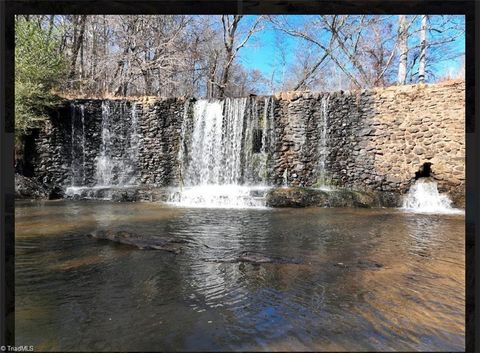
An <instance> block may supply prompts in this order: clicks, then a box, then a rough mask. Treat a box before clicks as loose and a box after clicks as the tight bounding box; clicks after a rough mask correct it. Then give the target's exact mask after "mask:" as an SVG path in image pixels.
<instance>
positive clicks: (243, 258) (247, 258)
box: [206, 251, 300, 264]
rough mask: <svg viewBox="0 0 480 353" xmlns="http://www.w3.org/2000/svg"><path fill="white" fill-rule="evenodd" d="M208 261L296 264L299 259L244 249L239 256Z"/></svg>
mask: <svg viewBox="0 0 480 353" xmlns="http://www.w3.org/2000/svg"><path fill="white" fill-rule="evenodd" d="M206 261H209V262H222V263H242V262H247V263H253V264H265V263H274V264H285V263H289V264H298V263H300V261H299V260H296V259H293V258H287V257H281V256H268V255H265V254H262V253H257V252H252V251H244V252H242V253H240V255H239V256H237V257H234V258H233V259H213V260H212V259H211V260H206Z"/></svg>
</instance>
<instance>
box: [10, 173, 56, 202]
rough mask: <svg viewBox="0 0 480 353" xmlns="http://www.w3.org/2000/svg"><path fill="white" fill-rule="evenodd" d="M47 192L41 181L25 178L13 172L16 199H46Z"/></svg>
mask: <svg viewBox="0 0 480 353" xmlns="http://www.w3.org/2000/svg"><path fill="white" fill-rule="evenodd" d="M48 196H49V192H48V190H47V188H45V187H44V186H43V185H42V184H41V183H39V182H38V181H37V180H35V179H34V178H27V177H25V176H23V175H20V174H15V198H16V199H48Z"/></svg>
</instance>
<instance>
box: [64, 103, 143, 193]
mask: <svg viewBox="0 0 480 353" xmlns="http://www.w3.org/2000/svg"><path fill="white" fill-rule="evenodd" d="M80 111H81V122H82V130H81V133H80V132H79V131H78V130H79V129H78V128H77V125H78V122H77V120H78V118H77V114H76V109H75V106H73V108H72V155H71V158H72V184H71V187H69V188H67V190H66V194H67V195H69V196H74V195H83V196H85V197H92V198H97V194H98V192H99V191H98V190H100V189H106V188H123V187H130V186H136V185H137V181H138V168H137V159H138V150H139V143H140V136H139V132H138V112H137V103H132V104H131V105H130V107H128V103H127V102H126V101H124V102H109V101H103V102H102V123H101V144H100V150H99V153H98V156H97V157H96V160H95V165H94V167H95V170H94V171H92V173H93V175H94V179H93V183H92V179H90V180H91V181H90V182H88V181H87V178H86V170H87V167H86V159H85V151H86V146H85V107H84V106H83V105H81V106H80ZM79 135H81V137H79ZM79 146H81V150H82V153H83V157H81V158H79V157H80V156H79V149H80V148H79ZM79 161H81V162H82V166H80V165H79ZM79 176H80V177H81V178H80V177H79ZM80 179H81V180H80ZM92 184H93V185H92ZM102 195H105V192H103V191H102ZM101 198H108V193H107V196H106V197H101Z"/></svg>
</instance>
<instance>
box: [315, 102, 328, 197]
mask: <svg viewBox="0 0 480 353" xmlns="http://www.w3.org/2000/svg"><path fill="white" fill-rule="evenodd" d="M329 103H330V96H329V95H328V94H325V95H323V97H322V100H321V111H320V117H321V119H320V122H319V123H320V133H319V139H318V145H317V153H318V164H317V180H318V184H319V185H318V187H319V188H320V189H321V190H331V187H330V186H329V185H328V184H327V183H326V181H327V174H326V160H327V156H328V134H327V132H328V131H327V127H328V108H329Z"/></svg>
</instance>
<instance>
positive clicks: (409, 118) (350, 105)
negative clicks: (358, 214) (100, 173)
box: [28, 81, 465, 193]
mask: <svg viewBox="0 0 480 353" xmlns="http://www.w3.org/2000/svg"><path fill="white" fill-rule="evenodd" d="M464 96H465V85H464V82H463V81H453V82H446V83H441V84H436V85H427V86H419V85H412V86H400V87H391V88H386V89H374V90H363V91H355V92H333V93H309V92H302V93H282V94H279V95H277V96H275V97H273V107H274V108H273V111H272V114H268V115H267V116H265V117H264V118H265V119H270V121H269V123H268V124H266V126H268V127H269V129H271V130H272V131H270V132H265V131H264V132H263V133H264V134H265V133H268V135H269V136H271V137H272V138H273V140H274V141H273V143H272V146H273V147H272V150H271V151H270V156H269V161H270V162H269V166H270V167H269V170H268V174H269V175H268V180H269V181H270V183H271V184H273V185H281V184H282V183H283V182H284V174H285V172H286V174H288V182H289V183H290V184H291V185H300V186H312V185H318V184H319V183H321V182H324V181H327V183H332V184H335V185H338V186H345V187H350V188H354V189H357V190H382V191H399V192H402V193H403V192H405V191H406V190H407V189H408V187H409V185H410V184H411V183H412V181H413V180H414V179H415V173H416V172H418V171H419V169H421V168H422V166H423V165H424V163H431V171H432V176H433V177H434V178H435V179H436V180H437V181H438V183H439V187H440V189H441V191H451V190H454V189H455V190H457V189H461V190H463V189H462V188H463V186H464V181H465V174H464V172H465V133H464V126H465V108H464V104H465V103H464V98H465V97H464ZM251 99H252V100H256V101H257V105H255V106H256V107H257V108H258V110H259V113H261V112H262V111H263V107H264V105H265V102H266V100H265V97H252V98H251ZM192 102H193V100H185V99H180V98H179V99H153V100H150V101H137V102H135V106H136V108H135V109H136V112H137V118H138V134H139V136H140V141H139V145H138V155H136V156H135V166H134V167H135V168H137V169H138V183H140V184H145V185H156V186H167V185H176V184H178V182H179V177H180V176H179V160H178V151H179V145H180V141H181V134H182V122H183V121H184V119H185V118H188V117H189V114H190V115H191V114H192ZM71 103H73V104H74V106H76V107H77V108H76V109H75V110H73V109H72V105H71ZM109 104H111V105H112V107H123V108H121V109H120V108H118V109H119V110H118V112H117V113H115V114H114V115H115V116H114V118H113V119H115V121H114V125H115V129H116V130H115V131H116V135H118V136H120V138H118V141H117V142H115V141H113V142H112V144H113V145H115V144H117V145H118V146H119V144H121V143H125V141H124V140H125V138H121V136H127V135H128V130H129V129H131V126H130V125H128V124H126V121H128V120H129V119H131V116H130V115H128V114H130V113H128V114H127V112H128V111H129V110H130V109H131V107H132V104H133V102H131V101H128V100H115V101H110V103H109ZM80 105H83V109H84V121H83V122H82V126H81V127H80V126H79V125H78V124H80V123H81V122H80V120H79V117H78V116H79V115H78V114H79V112H80V111H79V108H78V107H79V106H80ZM112 109H113V108H112ZM115 109H117V108H115ZM73 113H74V114H73ZM127 115H128V116H127ZM73 116H75V117H73ZM72 124H73V127H72ZM183 128H184V127H183ZM74 130H75V131H77V132H76V133H74V140H75V139H77V141H76V142H75V143H74V144H75V145H77V146H79V144H80V143H83V147H82V151H81V153H80V152H79V151H78V150H76V148H77V149H78V147H75V148H73V149H72V145H73V144H72V131H74ZM78 131H84V135H83V132H82V133H78ZM101 131H102V101H101V100H76V101H73V102H68V103H67V104H66V105H65V107H62V108H60V109H58V111H56V112H55V113H54V114H52V116H51V119H50V120H49V121H48V122H47V123H46V124H45V126H44V128H43V129H41V130H40V131H36V132H34V133H33V134H32V137H31V138H30V139H31V140H33V145H34V146H35V148H34V151H33V152H32V153H30V156H29V157H28V158H29V161H28V163H29V164H30V165H31V166H32V168H31V169H33V174H34V175H35V177H36V178H37V179H38V180H40V181H41V182H43V183H45V184H55V185H61V186H63V187H65V186H70V185H72V180H75V178H79V177H80V175H81V178H83V179H84V182H85V185H88V186H93V185H95V163H96V158H97V157H98V155H99V152H100V148H101V141H102V132H101ZM122 134H123V135H122ZM83 136H84V137H85V139H84V140H83V142H82V138H83ZM323 137H326V139H324V138H323ZM122 141H123V142H122ZM319 141H320V142H321V141H325V144H326V145H325V146H324V145H321V144H319ZM30 144H32V141H30ZM117 145H116V146H117ZM119 148H120V147H115V149H117V150H118V149H119ZM325 151H326V153H325ZM119 153H120V152H119ZM123 153H127V152H125V151H124V152H123ZM120 154H121V153H120ZM322 156H324V158H323V157H322ZM322 158H323V159H322ZM72 160H73V161H74V163H73V164H72ZM322 160H323V164H322V163H320V161H322ZM75 163H77V167H76V168H73V167H72V165H74V164H75ZM322 165H323V168H322ZM320 170H324V173H323V174H322V175H320V174H319V171H320ZM72 178H74V179H72ZM320 179H321V180H320Z"/></svg>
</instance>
